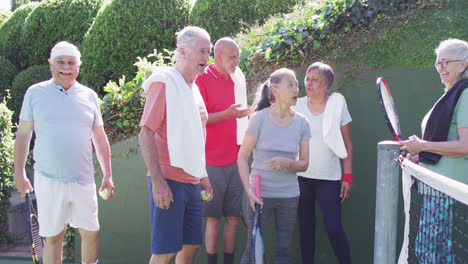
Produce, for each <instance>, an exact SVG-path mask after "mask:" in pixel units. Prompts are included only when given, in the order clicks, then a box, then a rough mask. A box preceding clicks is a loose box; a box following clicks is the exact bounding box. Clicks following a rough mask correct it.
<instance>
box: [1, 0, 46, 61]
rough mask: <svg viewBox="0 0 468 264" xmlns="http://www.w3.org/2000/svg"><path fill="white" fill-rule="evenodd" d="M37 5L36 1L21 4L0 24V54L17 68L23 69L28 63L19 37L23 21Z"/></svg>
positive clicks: (21, 39)
mask: <svg viewBox="0 0 468 264" xmlns="http://www.w3.org/2000/svg"><path fill="white" fill-rule="evenodd" d="M37 6H38V3H30V4H27V5H23V6H21V7H20V8H18V9H16V10H15V12H13V14H12V15H11V16H10V17H9V18H8V20H6V21H5V22H4V23H3V24H1V25H0V32H1V34H0V56H3V57H5V58H6V59H8V60H10V61H11V62H13V63H14V64H15V65H16V66H17V67H18V68H19V69H25V68H26V67H27V65H28V63H27V57H26V54H25V53H24V49H23V47H24V44H23V38H22V37H21V36H22V33H21V32H22V30H23V25H24V21H25V20H26V18H27V17H28V16H29V14H30V13H31V12H32V11H33V10H34V8H36V7H37Z"/></svg>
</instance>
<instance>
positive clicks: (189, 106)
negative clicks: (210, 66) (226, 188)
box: [139, 26, 212, 264]
mask: <svg viewBox="0 0 468 264" xmlns="http://www.w3.org/2000/svg"><path fill="white" fill-rule="evenodd" d="M210 53H211V43H210V35H209V34H208V32H206V31H205V30H204V29H202V28H199V27H193V26H188V27H185V28H184V29H182V30H181V31H180V32H178V33H177V50H176V63H175V66H174V68H169V67H158V68H155V69H154V70H153V74H152V75H151V76H149V77H148V79H147V80H146V81H145V82H144V83H143V87H144V90H145V92H146V102H145V107H144V110H143V115H142V118H141V122H140V127H141V131H140V135H139V143H140V148H141V152H142V155H143V159H144V160H145V164H146V167H147V169H148V173H147V176H148V177H147V178H148V189H149V204H150V226H151V253H152V256H151V259H150V262H149V263H150V264H166V263H170V261H171V260H172V259H173V258H174V257H175V258H176V263H192V261H193V258H194V256H195V253H196V252H197V250H198V248H199V247H200V245H201V244H202V240H203V227H202V201H201V196H200V192H201V190H202V191H205V192H206V193H207V195H208V196H210V197H212V189H211V185H210V181H209V179H208V177H207V174H206V169H205V124H206V120H207V119H208V114H207V112H206V108H205V104H204V103H203V99H202V97H201V96H200V92H199V90H198V87H197V85H196V84H195V83H194V81H195V78H196V77H197V76H198V75H199V74H202V73H203V71H204V69H205V67H206V63H207V62H208V60H209V58H210Z"/></svg>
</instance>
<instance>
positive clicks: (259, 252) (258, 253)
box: [254, 227, 265, 264]
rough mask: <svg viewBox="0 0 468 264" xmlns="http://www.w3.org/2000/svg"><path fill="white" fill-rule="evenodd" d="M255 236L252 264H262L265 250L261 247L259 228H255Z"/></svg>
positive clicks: (261, 237) (260, 231)
mask: <svg viewBox="0 0 468 264" xmlns="http://www.w3.org/2000/svg"><path fill="white" fill-rule="evenodd" d="M256 233H257V235H256V236H255V245H254V247H255V254H254V263H256V264H263V262H264V256H265V248H264V245H263V235H262V230H261V229H260V227H257V232H256Z"/></svg>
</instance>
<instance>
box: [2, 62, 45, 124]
mask: <svg viewBox="0 0 468 264" xmlns="http://www.w3.org/2000/svg"><path fill="white" fill-rule="evenodd" d="M50 78H51V73H50V67H49V65H34V66H31V67H29V68H27V69H26V70H24V71H21V72H20V73H19V74H18V75H17V76H16V77H15V79H14V80H13V83H12V84H11V88H10V97H11V98H10V99H8V101H7V105H8V108H10V109H11V110H12V111H14V114H13V119H12V120H13V122H18V117H19V113H20V111H21V105H22V104H23V98H24V94H25V93H26V90H27V89H28V88H29V86H31V85H33V84H36V83H38V82H42V81H45V80H48V79H50Z"/></svg>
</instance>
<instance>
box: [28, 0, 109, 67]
mask: <svg viewBox="0 0 468 264" xmlns="http://www.w3.org/2000/svg"><path fill="white" fill-rule="evenodd" d="M102 2H103V0H49V1H45V2H42V3H41V5H39V6H38V7H37V8H36V9H34V11H33V12H32V13H31V14H30V15H29V17H28V18H27V19H26V21H25V23H24V27H23V31H22V36H23V45H24V51H25V53H26V55H27V56H28V59H29V61H28V62H29V65H39V64H44V63H46V62H47V59H48V58H49V56H50V50H51V49H52V47H53V46H54V45H55V44H56V43H57V42H59V41H62V40H66V41H69V42H71V43H73V44H75V45H78V44H79V43H81V41H82V40H83V36H84V35H85V34H86V32H87V31H88V29H89V27H90V26H91V24H92V23H93V20H94V17H95V16H96V15H97V12H98V11H99V8H100V7H101V5H102Z"/></svg>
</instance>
